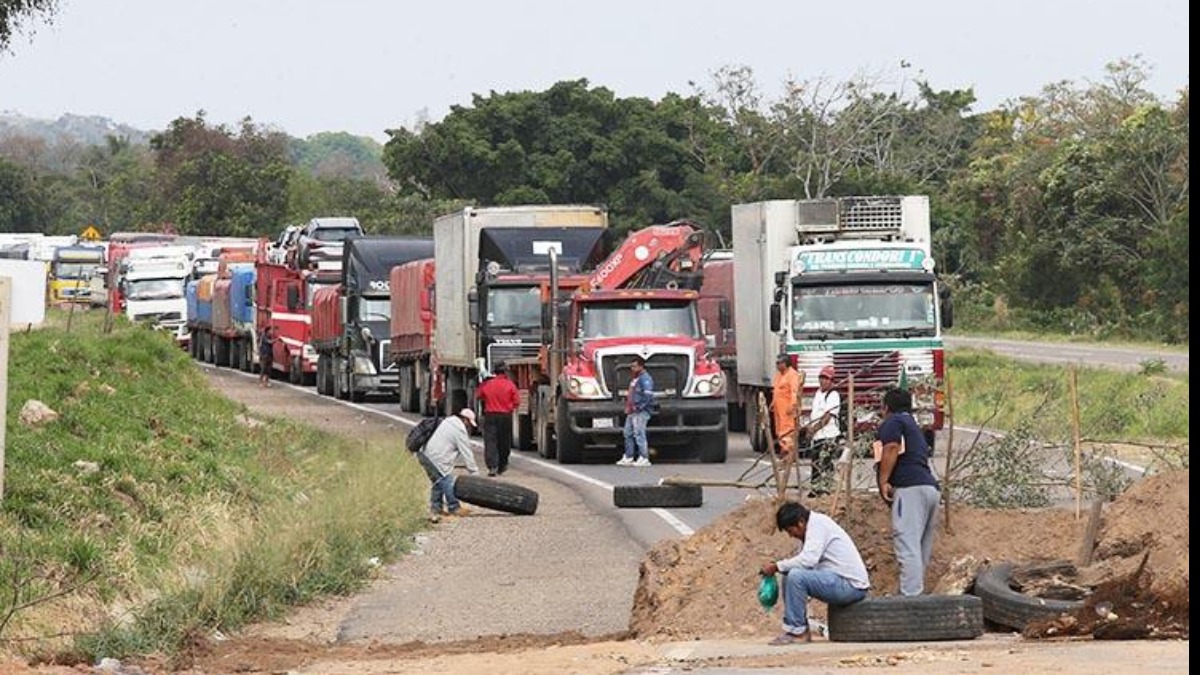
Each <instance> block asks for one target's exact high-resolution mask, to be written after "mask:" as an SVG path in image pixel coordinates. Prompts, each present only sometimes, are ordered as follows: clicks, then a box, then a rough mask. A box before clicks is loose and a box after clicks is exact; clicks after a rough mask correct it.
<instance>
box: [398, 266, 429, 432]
mask: <svg viewBox="0 0 1200 675" xmlns="http://www.w3.org/2000/svg"><path fill="white" fill-rule="evenodd" d="M435 267H436V266H435V264H434V260H433V258H423V259H421V260H413V261H412V262H407V263H404V264H403V265H397V266H396V267H393V268H392V271H391V275H390V279H389V284H388V286H389V288H390V289H391V291H392V297H391V311H390V317H391V321H390V325H391V329H390V331H389V336H390V339H391V344H390V345H389V347H390V349H391V358H392V364H393V365H394V366H395V368H396V370H397V380H398V383H397V387H398V393H399V398H400V409H401V410H403V411H404V412H415V413H420V414H422V415H432V414H433V413H434V405H435V404H436V402H437V398H436V397H435V396H434V394H433V374H432V372H431V371H430V365H429V364H430V359H431V357H432V356H433V294H434V286H433V284H434V275H435Z"/></svg>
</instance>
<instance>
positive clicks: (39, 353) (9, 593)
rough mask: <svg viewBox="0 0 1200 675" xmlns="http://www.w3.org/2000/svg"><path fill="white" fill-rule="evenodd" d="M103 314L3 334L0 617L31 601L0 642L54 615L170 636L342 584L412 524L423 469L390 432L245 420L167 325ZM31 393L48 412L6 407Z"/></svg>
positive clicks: (158, 643) (108, 647)
mask: <svg viewBox="0 0 1200 675" xmlns="http://www.w3.org/2000/svg"><path fill="white" fill-rule="evenodd" d="M102 316H103V315H102V313H100V312H88V313H77V314H76V315H75V316H74V317H73V320H72V332H71V333H70V334H68V333H66V332H65V331H64V328H65V322H64V321H62V320H61V319H62V317H61V316H52V319H53V320H52V321H50V322H48V325H47V327H46V328H44V329H42V330H34V331H31V332H28V333H23V332H22V333H17V334H14V335H12V336H11V342H10V359H9V364H10V365H9V390H8V431H7V437H8V443H7V461H6V468H7V472H6V479H5V495H4V499H3V501H2V502H0V621H3V620H4V617H5V615H6V614H7V613H8V610H9V608H10V607H12V606H13V605H14V598H16V604H21V603H28V602H31V601H34V602H35V604H34V605H33V606H31V607H29V608H27V609H24V610H22V611H20V612H18V613H17V614H15V615H14V618H13V620H12V621H10V622H9V624H8V626H7V627H5V628H4V630H3V632H0V646H2V641H3V640H4V639H5V638H14V639H15V638H28V637H30V636H33V637H36V636H38V635H47V634H51V633H56V632H60V631H62V632H68V633H80V634H81V635H82V638H81V640H80V641H79V642H78V646H79V648H82V649H83V650H84V652H85V653H86V654H88V655H94V654H103V655H107V656H120V655H122V654H126V655H128V654H132V653H142V652H145V651H150V650H166V651H170V650H171V649H173V648H174V647H176V646H177V645H179V644H180V641H181V640H183V639H185V638H186V637H187V636H188V635H191V634H194V633H196V632H197V631H210V630H213V629H218V628H220V629H223V630H229V629H233V628H236V627H238V626H240V625H243V624H244V623H245V622H247V621H251V620H255V619H259V618H263V617H268V616H272V615H275V614H278V613H279V612H280V611H281V610H282V609H283V608H284V607H286V606H288V605H292V604H296V603H303V602H306V601H308V600H311V599H312V598H314V597H317V596H319V595H323V594H330V593H333V594H340V593H347V592H350V591H352V590H354V589H355V588H358V587H359V586H360V585H361V584H362V583H363V582H364V581H365V580H366V579H368V578H369V575H370V570H371V564H370V563H369V562H368V561H369V560H370V559H371V558H376V557H377V558H381V559H384V560H387V559H390V558H392V557H394V556H395V555H397V554H399V553H400V552H402V551H403V549H404V546H405V545H406V542H407V541H409V540H410V536H409V535H411V533H412V532H413V531H415V530H417V529H419V528H420V527H422V524H423V519H422V516H423V514H424V510H423V500H424V496H425V492H426V490H427V483H426V480H425V478H424V474H423V473H422V472H421V470H420V468H419V466H417V464H416V463H415V462H413V461H412V460H411V459H409V458H408V457H407V456H406V453H400V452H398V451H397V450H396V447H397V446H395V445H392V446H391V447H386V448H383V447H364V446H363V444H361V443H354V442H351V441H349V440H346V439H343V438H339V437H334V436H331V435H328V434H324V433H322V432H320V431H318V430H315V429H311V428H308V427H304V426H301V425H297V424H293V423H289V422H287V421H283V420H262V421H263V422H264V423H263V424H259V425H254V426H250V425H247V424H246V423H245V422H244V416H245V415H247V414H248V413H247V411H246V410H245V409H244V407H243V406H240V405H238V404H235V403H233V402H231V401H229V400H227V399H225V398H223V397H221V396H220V395H219V394H218V393H216V392H214V391H213V390H211V388H210V387H209V386H208V384H207V381H206V380H205V378H204V377H203V376H202V375H201V374H200V372H199V371H198V370H197V369H196V368H195V366H194V365H193V363H192V362H191V361H190V360H189V359H188V358H187V356H186V355H185V354H184V352H183V351H182V350H180V349H179V348H178V347H177V346H176V345H175V344H174V343H173V341H172V340H171V339H170V337H169V336H167V335H165V334H163V333H156V332H153V331H149V330H146V329H144V328H139V327H135V326H130V325H128V324H127V323H124V322H118V324H117V327H116V329H115V330H114V332H113V333H112V334H110V335H102V334H101V332H100V324H101V320H102ZM29 399H37V400H40V401H42V402H43V403H45V404H47V405H48V406H49V407H50V408H52V409H54V410H55V411H57V412H58V413H59V418H58V419H57V420H55V421H53V422H50V423H48V424H46V425H44V426H41V427H38V428H34V427H29V426H26V425H24V424H21V423H19V422H18V421H17V417H18V414H19V411H20V410H21V407H22V405H23V404H24V403H25V402H26V401H27V400H29ZM239 418H243V420H239ZM77 463H78V465H77ZM87 463H92V464H94V465H95V466H96V467H98V469H99V470H97V471H89V470H88V467H89V466H91V465H89V464H87ZM75 586H79V587H78V588H77V589H76V590H70V589H72V588H74V587H75ZM64 590H69V591H70V592H67V593H65V594H64V595H63V596H62V597H59V598H57V599H54V600H53V601H50V602H36V601H37V600H39V599H41V598H46V597H47V596H49V595H50V594H53V593H57V592H62V591H64ZM14 644H15V643H14ZM22 644H26V643H22Z"/></svg>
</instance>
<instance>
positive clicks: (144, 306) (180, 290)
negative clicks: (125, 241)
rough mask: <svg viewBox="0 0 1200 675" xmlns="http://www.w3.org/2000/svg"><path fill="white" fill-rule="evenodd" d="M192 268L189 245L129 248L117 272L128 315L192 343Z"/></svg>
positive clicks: (136, 321) (136, 320) (118, 284)
mask: <svg viewBox="0 0 1200 675" xmlns="http://www.w3.org/2000/svg"><path fill="white" fill-rule="evenodd" d="M191 269H192V249H191V247H189V246H153V247H145V248H133V249H129V250H128V252H127V253H126V255H125V256H124V258H123V259H122V260H121V264H120V267H119V271H118V273H117V288H118V289H119V290H120V294H121V297H122V298H124V301H123V302H124V305H125V312H124V313H125V315H126V316H127V317H128V318H129V320H130V321H133V322H135V323H139V322H149V323H151V324H152V325H153V327H154V328H155V329H156V330H165V331H169V332H171V333H172V334H173V335H174V336H175V341H176V342H178V343H179V344H180V346H183V347H188V344H189V342H190V340H189V335H190V333H189V331H188V327H187V317H186V312H187V301H186V299H185V298H184V283H185V282H186V281H187V279H188V277H189V275H190V274H191Z"/></svg>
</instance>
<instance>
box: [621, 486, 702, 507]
mask: <svg viewBox="0 0 1200 675" xmlns="http://www.w3.org/2000/svg"><path fill="white" fill-rule="evenodd" d="M703 503H704V488H702V487H700V486H699V485H614V486H613V506H615V507H617V508H619V509H639V508H641V509H657V508H664V509H683V508H696V507H698V506H700V505H701V504H703Z"/></svg>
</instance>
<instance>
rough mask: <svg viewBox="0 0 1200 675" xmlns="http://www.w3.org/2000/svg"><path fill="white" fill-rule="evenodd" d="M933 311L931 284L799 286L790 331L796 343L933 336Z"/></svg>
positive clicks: (934, 329) (794, 301) (795, 292)
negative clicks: (864, 335)
mask: <svg viewBox="0 0 1200 675" xmlns="http://www.w3.org/2000/svg"><path fill="white" fill-rule="evenodd" d="M934 307H935V304H934V296H933V285H932V284H862V285H855V286H833V285H829V286H801V285H797V286H796V287H795V288H794V289H793V291H792V331H793V332H794V333H795V336H796V337H797V338H800V339H804V338H818V337H823V338H825V339H829V338H834V337H843V338H844V337H861V334H862V333H872V334H878V335H879V336H881V337H882V336H889V335H890V336H896V335H900V336H913V337H916V336H922V335H935V334H936V333H937V330H936V328H937V324H936V317H935V316H934Z"/></svg>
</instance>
